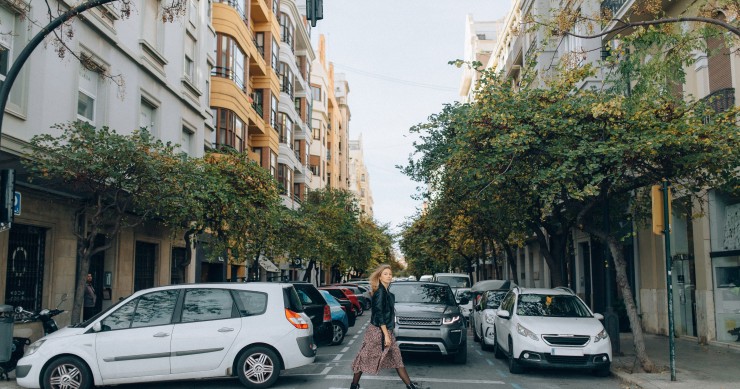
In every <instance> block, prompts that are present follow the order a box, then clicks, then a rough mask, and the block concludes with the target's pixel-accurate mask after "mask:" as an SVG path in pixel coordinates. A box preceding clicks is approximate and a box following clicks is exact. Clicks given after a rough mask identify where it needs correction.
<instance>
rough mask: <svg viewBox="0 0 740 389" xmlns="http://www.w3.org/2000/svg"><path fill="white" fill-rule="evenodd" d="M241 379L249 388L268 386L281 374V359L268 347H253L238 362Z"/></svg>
mask: <svg viewBox="0 0 740 389" xmlns="http://www.w3.org/2000/svg"><path fill="white" fill-rule="evenodd" d="M237 371H238V374H239V381H241V383H242V385H244V386H246V387H247V388H268V387H270V386H272V385H273V384H274V383H275V381H277V379H278V377H279V376H280V359H279V358H278V356H277V355H276V354H275V352H274V351H272V350H270V349H269V348H266V347H252V348H249V349H248V350H247V351H245V352H244V353H243V354H242V355H241V357H239V362H238V363H237Z"/></svg>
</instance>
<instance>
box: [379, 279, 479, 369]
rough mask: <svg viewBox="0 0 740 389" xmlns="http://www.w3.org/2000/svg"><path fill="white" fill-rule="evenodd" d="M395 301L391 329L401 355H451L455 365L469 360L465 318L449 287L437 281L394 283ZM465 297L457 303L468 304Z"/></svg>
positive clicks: (392, 288) (391, 290) (392, 291)
mask: <svg viewBox="0 0 740 389" xmlns="http://www.w3.org/2000/svg"><path fill="white" fill-rule="evenodd" d="M390 292H391V293H393V295H394V296H395V300H396V305H395V308H396V328H395V329H394V330H393V331H394V334H395V335H396V340H397V341H398V346H399V347H400V348H401V351H402V352H420V353H439V354H442V355H452V356H454V360H455V362H456V363H466V362H467V360H468V347H467V345H468V338H467V328H466V327H465V318H464V317H463V314H462V311H460V306H459V305H458V303H457V301H456V300H455V294H454V293H453V292H452V288H450V286H449V285H447V284H443V283H440V282H417V281H406V282H394V283H393V284H391V288H390ZM467 302H468V301H467V298H466V297H463V298H462V299H461V301H460V303H461V304H462V305H465V304H467Z"/></svg>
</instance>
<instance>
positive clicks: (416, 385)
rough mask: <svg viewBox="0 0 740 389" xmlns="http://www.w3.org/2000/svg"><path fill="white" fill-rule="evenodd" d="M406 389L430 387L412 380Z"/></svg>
mask: <svg viewBox="0 0 740 389" xmlns="http://www.w3.org/2000/svg"><path fill="white" fill-rule="evenodd" d="M406 389H429V388H425V387H422V386H421V384H419V383H418V382H412V383H410V384H408V385H406Z"/></svg>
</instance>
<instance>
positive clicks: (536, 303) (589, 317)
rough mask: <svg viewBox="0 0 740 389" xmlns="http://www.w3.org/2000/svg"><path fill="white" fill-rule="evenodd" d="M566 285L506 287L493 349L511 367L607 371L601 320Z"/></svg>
mask: <svg viewBox="0 0 740 389" xmlns="http://www.w3.org/2000/svg"><path fill="white" fill-rule="evenodd" d="M603 319H604V316H602V315H600V314H598V313H593V312H591V310H590V309H589V308H588V306H586V304H585V303H584V302H583V301H582V300H581V299H580V298H579V297H578V296H576V295H575V294H574V293H573V292H572V291H570V290H569V289H567V288H555V289H524V288H520V287H515V288H513V289H512V290H510V291H509V293H508V294H507V295H506V297H505V298H504V300H503V301H502V302H501V306H500V308H499V310H498V312H497V313H496V320H495V322H494V325H495V338H494V344H493V349H494V353H495V355H496V357H497V358H504V357H505V356H508V358H509V371H510V372H511V373H513V374H518V373H521V372H522V371H523V369H524V367H525V366H531V367H555V368H567V369H585V370H592V371H593V372H594V373H595V374H596V375H600V376H606V375H609V366H610V363H611V360H612V346H611V341H610V340H609V335H608V334H607V332H606V330H605V329H604V326H603V325H602V324H601V322H600V320H603Z"/></svg>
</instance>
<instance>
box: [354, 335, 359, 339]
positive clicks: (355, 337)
mask: <svg viewBox="0 0 740 389" xmlns="http://www.w3.org/2000/svg"><path fill="white" fill-rule="evenodd" d="M358 336H360V335H355V336H353V337H352V339H357V337H358Z"/></svg>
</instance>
